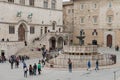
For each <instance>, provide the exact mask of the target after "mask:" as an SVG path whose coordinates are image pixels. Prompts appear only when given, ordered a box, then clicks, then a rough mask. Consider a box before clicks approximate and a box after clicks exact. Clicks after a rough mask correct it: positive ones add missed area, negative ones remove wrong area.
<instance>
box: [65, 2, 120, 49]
mask: <svg viewBox="0 0 120 80" xmlns="http://www.w3.org/2000/svg"><path fill="white" fill-rule="evenodd" d="M71 2H72V5H73V9H74V13H73V19H74V25H73V30H74V31H73V43H74V44H79V39H78V38H76V37H77V36H80V32H81V33H82V35H83V36H85V38H84V39H83V44H84V45H89V44H94V45H96V44H98V45H100V46H104V47H115V46H116V45H118V46H120V36H119V35H120V22H119V21H120V10H119V9H120V1H119V0H71ZM68 4H69V3H68ZM64 6H65V5H63V8H64V9H66V7H64ZM66 6H67V7H69V8H70V7H71V5H67V4H66ZM66 10H67V9H66ZM64 15H65V16H66V17H67V16H69V14H67V15H66V14H64ZM70 20H72V19H70ZM71 22H72V21H71ZM65 26H66V25H65Z"/></svg>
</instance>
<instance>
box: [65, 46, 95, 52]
mask: <svg viewBox="0 0 120 80" xmlns="http://www.w3.org/2000/svg"><path fill="white" fill-rule="evenodd" d="M64 52H67V53H93V52H97V46H96V45H88V46H64Z"/></svg>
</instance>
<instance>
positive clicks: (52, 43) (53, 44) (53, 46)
mask: <svg viewBox="0 0 120 80" xmlns="http://www.w3.org/2000/svg"><path fill="white" fill-rule="evenodd" d="M49 45H50V50H51V49H52V50H54V49H56V38H55V37H51V38H50V39H49Z"/></svg>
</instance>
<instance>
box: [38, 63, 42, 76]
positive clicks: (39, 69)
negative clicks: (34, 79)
mask: <svg viewBox="0 0 120 80" xmlns="http://www.w3.org/2000/svg"><path fill="white" fill-rule="evenodd" d="M38 74H39V75H40V74H41V64H40V62H39V63H38Z"/></svg>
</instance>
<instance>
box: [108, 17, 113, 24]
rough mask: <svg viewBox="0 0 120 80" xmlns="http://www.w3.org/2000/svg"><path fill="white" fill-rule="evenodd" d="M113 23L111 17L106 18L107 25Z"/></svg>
mask: <svg viewBox="0 0 120 80" xmlns="http://www.w3.org/2000/svg"><path fill="white" fill-rule="evenodd" d="M112 21H113V17H112V16H108V23H109V24H111V23H112Z"/></svg>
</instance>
